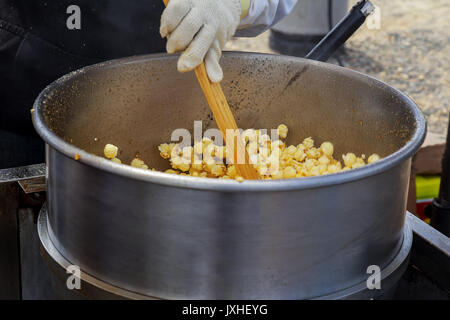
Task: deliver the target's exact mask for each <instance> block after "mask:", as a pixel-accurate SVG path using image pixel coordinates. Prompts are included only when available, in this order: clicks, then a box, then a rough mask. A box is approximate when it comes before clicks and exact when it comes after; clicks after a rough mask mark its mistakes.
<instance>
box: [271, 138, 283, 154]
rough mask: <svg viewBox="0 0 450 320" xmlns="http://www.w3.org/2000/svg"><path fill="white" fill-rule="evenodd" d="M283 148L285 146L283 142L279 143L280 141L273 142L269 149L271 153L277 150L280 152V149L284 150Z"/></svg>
mask: <svg viewBox="0 0 450 320" xmlns="http://www.w3.org/2000/svg"><path fill="white" fill-rule="evenodd" d="M285 147H286V144H285V143H284V142H283V141H281V140H275V141H273V142H272V144H271V149H272V151H273V150H276V149H277V148H278V149H280V150H282V149H284V148H285Z"/></svg>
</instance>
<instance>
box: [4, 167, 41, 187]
mask: <svg viewBox="0 0 450 320" xmlns="http://www.w3.org/2000/svg"><path fill="white" fill-rule="evenodd" d="M35 178H39V179H42V178H45V163H42V164H34V165H31V166H25V167H17V168H10V169H0V183H9V182H16V181H21V180H32V179H35ZM41 181H42V180H41Z"/></svg>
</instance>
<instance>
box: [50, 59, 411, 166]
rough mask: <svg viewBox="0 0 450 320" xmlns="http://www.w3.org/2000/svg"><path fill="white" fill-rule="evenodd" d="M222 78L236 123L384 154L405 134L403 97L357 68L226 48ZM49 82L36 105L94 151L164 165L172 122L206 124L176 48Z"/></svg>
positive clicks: (58, 128)
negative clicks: (112, 149) (283, 128)
mask: <svg viewBox="0 0 450 320" xmlns="http://www.w3.org/2000/svg"><path fill="white" fill-rule="evenodd" d="M223 67H224V70H225V77H224V81H223V82H222V87H223V89H224V91H225V94H226V96H227V98H228V101H229V104H230V106H231V108H232V110H233V113H234V115H235V117H236V120H237V122H238V126H239V127H240V128H243V129H246V128H259V129H271V128H276V127H277V126H278V125H279V124H280V123H285V124H286V125H288V127H289V129H290V130H289V139H288V143H292V144H298V143H300V142H301V141H302V140H303V139H304V138H306V137H309V136H312V138H313V139H314V140H315V141H316V144H320V143H322V142H323V141H326V140H328V141H331V142H333V143H334V145H335V150H336V153H335V156H336V157H339V158H340V155H341V154H342V153H344V152H350V151H351V152H355V153H357V154H361V153H364V154H366V155H370V154H371V153H378V154H380V155H381V156H387V155H389V154H390V153H392V152H395V151H396V150H398V149H399V148H401V147H402V146H403V145H404V144H405V143H406V142H407V141H408V140H409V139H410V138H411V136H412V134H413V131H414V127H415V124H414V117H413V114H411V112H410V111H409V109H408V108H407V106H406V102H405V101H404V100H403V99H404V98H403V97H401V96H399V95H398V94H397V92H395V91H393V90H392V89H390V88H388V87H387V86H385V85H383V84H382V83H379V82H377V81H374V80H372V79H367V78H365V77H363V76H361V75H359V74H357V73H353V72H350V71H348V70H346V69H342V68H338V67H329V66H328V65H326V64H321V63H316V62H312V61H307V60H302V59H298V58H292V57H283V56H268V55H256V54H237V53H229V54H225V56H224V58H223ZM68 77H69V78H63V79H61V80H60V81H59V82H58V83H59V85H60V87H59V88H58V89H57V90H56V91H55V92H53V94H52V95H51V96H49V97H46V100H45V105H44V107H43V108H42V112H43V114H44V116H45V121H46V123H47V125H48V126H49V127H50V128H51V129H52V131H53V132H55V133H56V134H57V135H59V136H60V137H62V138H64V139H65V140H66V141H68V142H70V143H72V144H74V145H76V146H77V147H80V148H82V149H85V150H87V151H89V152H92V153H94V154H97V155H102V154H103V147H104V145H105V144H106V143H112V144H115V145H117V146H119V148H120V153H119V158H120V159H122V161H125V162H129V161H131V159H132V158H133V157H134V156H135V154H137V153H139V155H140V156H141V157H142V158H143V159H144V160H145V162H146V163H147V164H149V166H150V167H155V168H157V169H165V168H167V167H168V163H167V161H166V160H163V159H161V158H160V156H159V152H158V151H157V149H156V147H157V146H158V145H159V144H160V143H164V142H169V141H170V139H171V134H172V132H173V131H174V130H175V129H178V128H185V129H188V130H189V131H191V132H192V131H193V125H194V121H195V120H203V129H207V128H215V127H216V124H215V122H214V120H213V118H212V115H211V113H210V111H209V108H208V105H207V104H206V101H205V99H204V97H203V94H202V92H201V90H200V88H199V85H198V83H197V81H196V79H195V76H194V74H193V73H187V74H180V73H178V72H177V70H176V56H170V57H169V56H153V57H151V58H148V57H142V59H141V60H138V61H131V60H130V61H128V62H127V61H124V62H123V63H120V64H109V63H106V64H104V65H103V66H101V67H99V66H95V67H92V68H88V69H87V70H85V71H82V72H78V73H76V74H75V75H69V76H68Z"/></svg>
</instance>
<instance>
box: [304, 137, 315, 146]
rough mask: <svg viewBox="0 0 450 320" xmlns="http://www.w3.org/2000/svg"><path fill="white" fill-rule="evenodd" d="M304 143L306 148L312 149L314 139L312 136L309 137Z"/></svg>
mask: <svg viewBox="0 0 450 320" xmlns="http://www.w3.org/2000/svg"><path fill="white" fill-rule="evenodd" d="M302 144H303V145H304V146H305V148H306V149H310V148H312V147H314V140H313V139H312V138H311V137H309V138H306V139H305V140H303V142H302Z"/></svg>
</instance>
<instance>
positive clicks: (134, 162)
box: [130, 158, 145, 168]
mask: <svg viewBox="0 0 450 320" xmlns="http://www.w3.org/2000/svg"><path fill="white" fill-rule="evenodd" d="M130 165H131V166H132V167H135V168H140V167H142V166H145V163H144V161H143V160H142V159H139V158H135V159H133V160H132V161H131V163H130Z"/></svg>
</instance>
